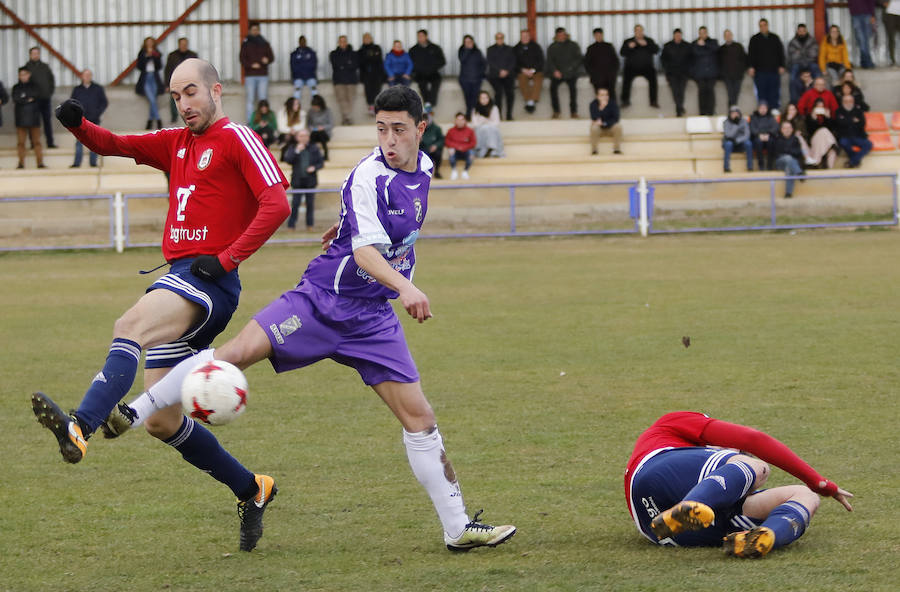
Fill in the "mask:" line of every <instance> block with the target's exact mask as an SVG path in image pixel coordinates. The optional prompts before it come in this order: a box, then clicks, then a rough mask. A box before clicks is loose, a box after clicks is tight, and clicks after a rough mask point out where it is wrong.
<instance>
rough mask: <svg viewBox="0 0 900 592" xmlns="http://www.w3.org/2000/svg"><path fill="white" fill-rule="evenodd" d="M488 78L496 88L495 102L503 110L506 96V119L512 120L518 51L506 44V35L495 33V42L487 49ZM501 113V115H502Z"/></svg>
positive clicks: (492, 86)
mask: <svg viewBox="0 0 900 592" xmlns="http://www.w3.org/2000/svg"><path fill="white" fill-rule="evenodd" d="M487 65H488V71H487V79H488V82H490V83H491V88H493V89H494V103H496V104H497V108H498V109H500V110H501V111H502V110H503V97H504V95H505V96H506V119H508V120H512V118H513V116H512V111H513V102H514V101H515V100H516V96H515V94H514V93H515V88H516V52H514V51H513V48H512V46H510V45H507V44H506V35H504V34H503V33H499V32H498V33H497V34H495V35H494V44H493V45H492V46H490V47H489V48H488V49H487ZM502 115H503V114H502V113H501V117H502Z"/></svg>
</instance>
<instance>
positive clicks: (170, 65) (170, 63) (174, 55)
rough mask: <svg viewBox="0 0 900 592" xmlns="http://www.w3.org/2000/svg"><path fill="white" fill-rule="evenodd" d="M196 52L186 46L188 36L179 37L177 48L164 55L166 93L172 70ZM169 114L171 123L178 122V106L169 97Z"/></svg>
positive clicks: (193, 56) (192, 56)
mask: <svg viewBox="0 0 900 592" xmlns="http://www.w3.org/2000/svg"><path fill="white" fill-rule="evenodd" d="M196 57H198V56H197V52H195V51H191V50H190V49H189V48H188V38H187V37H181V38H180V39H179V40H178V48H177V49H176V50H175V51H173V52H171V53H169V55H168V56H167V57H166V67H165V70H164V71H163V79H164V80H165V83H166V93H168V92H169V81H170V80H171V79H172V72H174V71H175V68H177V67H178V64H180V63H181V62H183V61H184V60H187V59H190V58H196ZM169 114H170V115H171V116H172V124H173V125H174V124H176V123H178V107H177V106H176V105H175V99H173V98H172V97H171V96H170V97H169Z"/></svg>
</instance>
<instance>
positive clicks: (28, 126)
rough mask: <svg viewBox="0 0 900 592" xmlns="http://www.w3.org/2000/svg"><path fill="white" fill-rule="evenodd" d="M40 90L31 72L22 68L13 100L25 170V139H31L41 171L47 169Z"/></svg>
mask: <svg viewBox="0 0 900 592" xmlns="http://www.w3.org/2000/svg"><path fill="white" fill-rule="evenodd" d="M40 92H41V91H40V90H39V89H38V87H37V85H36V84H35V83H34V82H32V81H31V72H30V71H29V70H28V68H26V67H24V66H22V67H21V68H19V82H18V83H16V85H15V86H13V87H12V98H13V102H14V103H15V104H16V149H17V151H18V154H19V166H17V167H16V168H18V169H24V168H25V139H26V138H29V137H30V138H31V146H32V147H33V148H34V156H35V158H36V159H37V167H38V168H39V169H45V168H47V165H45V164H44V148H43V146H42V145H41V110H40V108H39V107H38V97H39V96H40Z"/></svg>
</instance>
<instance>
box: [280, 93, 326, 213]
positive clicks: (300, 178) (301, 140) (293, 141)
mask: <svg viewBox="0 0 900 592" xmlns="http://www.w3.org/2000/svg"><path fill="white" fill-rule="evenodd" d="M295 100H296V99H295ZM281 160H283V161H284V162H286V163H288V164H289V165H291V167H292V168H291V188H292V189H313V188H315V187H316V186H317V185H318V184H319V180H318V177H317V175H316V172H317V171H318V170H319V169H321V168H322V167H323V166H325V159H324V158H322V153H321V152H320V151H319V147H318V146H316V145H315V144H313V143H311V142H310V139H309V131H308V130H306V129H299V130H297V131H296V132H295V133H294V135H293V136H291V138H290V140H289V141H288V143H287V146H285V150H284V153H283V155H282V157H281ZM304 198H306V229H307V230H312V227H313V224H314V223H315V213H316V211H315V210H316V201H315V194H314V193H294V194H292V195H291V216H290V217H289V218H288V223H287V225H288V228H290V229H292V230H293V229H294V228H296V227H297V214H298V212H299V210H300V202H301V201H302V200H303V199H304Z"/></svg>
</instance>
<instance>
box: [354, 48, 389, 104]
mask: <svg viewBox="0 0 900 592" xmlns="http://www.w3.org/2000/svg"><path fill="white" fill-rule="evenodd" d="M356 55H357V59H358V61H359V77H360V79H362V83H363V91H364V92H365V94H366V104H367V105H368V106H369V115H372V116H374V115H375V97H377V96H378V93H379V92H381V87H382V86H383V85H384V80H385V78H387V75H386V74H385V73H384V53H382V51H381V46H380V45H377V44H376V43H375V41H374V40H373V39H372V34H371V33H363V37H362V45H361V46H360V47H359V50H357V52H356Z"/></svg>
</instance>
